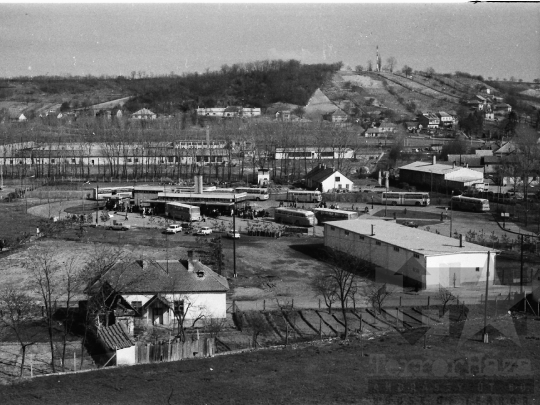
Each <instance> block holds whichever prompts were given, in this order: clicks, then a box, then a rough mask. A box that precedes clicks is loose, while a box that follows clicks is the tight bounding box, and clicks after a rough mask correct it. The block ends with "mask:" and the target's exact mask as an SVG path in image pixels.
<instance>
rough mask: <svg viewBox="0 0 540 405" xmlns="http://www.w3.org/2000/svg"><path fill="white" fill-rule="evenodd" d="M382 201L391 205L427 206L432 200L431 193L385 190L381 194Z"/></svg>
mask: <svg viewBox="0 0 540 405" xmlns="http://www.w3.org/2000/svg"><path fill="white" fill-rule="evenodd" d="M381 203H382V204H389V205H416V206H427V205H429V203H430V200H429V193H421V192H419V193H414V192H393V191H388V192H386V191H385V192H384V193H382V194H381Z"/></svg>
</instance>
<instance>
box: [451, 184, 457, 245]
mask: <svg viewBox="0 0 540 405" xmlns="http://www.w3.org/2000/svg"><path fill="white" fill-rule="evenodd" d="M453 196H454V190H452V193H451V195H450V237H452V219H453V216H454V211H453V200H452V197H453ZM458 208H459V207H458Z"/></svg>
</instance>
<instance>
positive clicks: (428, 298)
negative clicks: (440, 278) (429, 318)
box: [427, 295, 431, 308]
mask: <svg viewBox="0 0 540 405" xmlns="http://www.w3.org/2000/svg"><path fill="white" fill-rule="evenodd" d="M430 298H431V296H429V295H428V297H427V307H428V308H429V301H430Z"/></svg>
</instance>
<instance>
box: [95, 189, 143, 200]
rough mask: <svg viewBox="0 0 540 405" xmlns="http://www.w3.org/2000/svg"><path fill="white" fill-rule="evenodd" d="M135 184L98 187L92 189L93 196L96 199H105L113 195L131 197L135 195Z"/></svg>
mask: <svg viewBox="0 0 540 405" xmlns="http://www.w3.org/2000/svg"><path fill="white" fill-rule="evenodd" d="M133 188H134V187H133V186H127V187H96V188H94V189H93V190H92V198H93V199H94V200H104V199H106V198H111V197H112V196H117V197H123V198H125V197H129V198H132V196H133Z"/></svg>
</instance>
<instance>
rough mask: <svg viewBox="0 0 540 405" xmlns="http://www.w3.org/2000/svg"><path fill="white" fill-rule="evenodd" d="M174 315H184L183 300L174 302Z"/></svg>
mask: <svg viewBox="0 0 540 405" xmlns="http://www.w3.org/2000/svg"><path fill="white" fill-rule="evenodd" d="M174 313H175V315H184V300H178V301H174Z"/></svg>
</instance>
